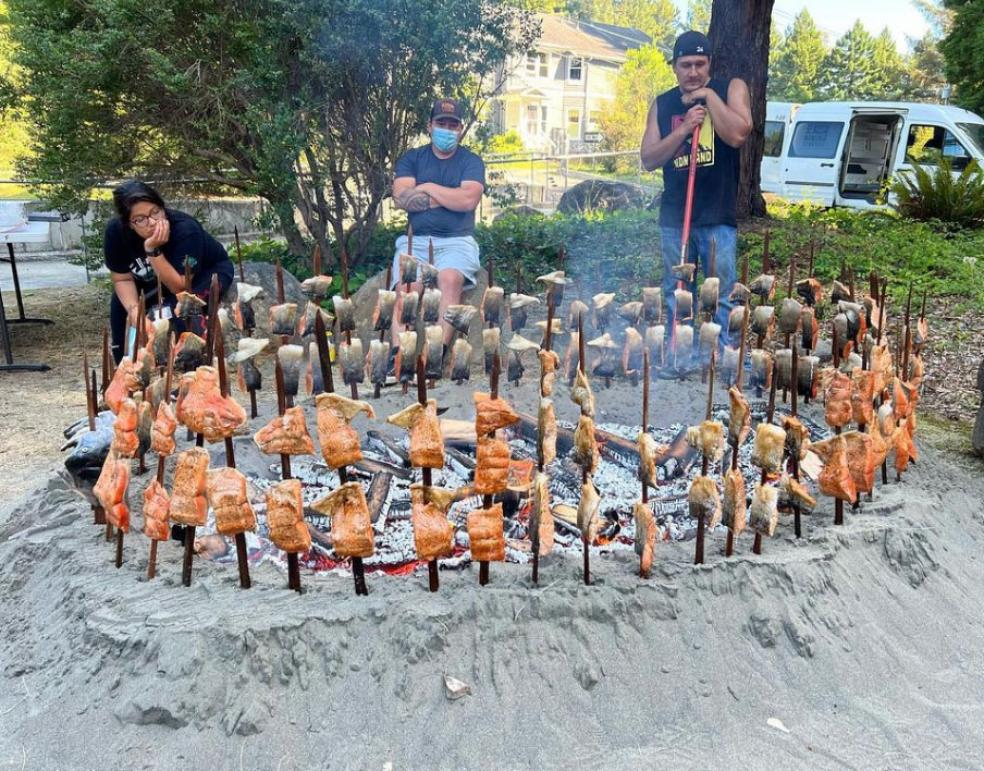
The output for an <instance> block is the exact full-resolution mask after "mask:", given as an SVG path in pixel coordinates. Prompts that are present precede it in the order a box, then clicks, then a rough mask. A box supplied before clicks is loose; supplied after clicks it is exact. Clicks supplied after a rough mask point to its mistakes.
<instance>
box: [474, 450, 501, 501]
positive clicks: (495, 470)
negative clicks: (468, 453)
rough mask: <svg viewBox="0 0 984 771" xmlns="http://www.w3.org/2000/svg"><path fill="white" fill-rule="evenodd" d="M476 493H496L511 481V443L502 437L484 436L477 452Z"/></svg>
mask: <svg viewBox="0 0 984 771" xmlns="http://www.w3.org/2000/svg"><path fill="white" fill-rule="evenodd" d="M475 461H476V466H475V493H476V494H478V495H495V494H496V493H501V492H503V491H504V490H505V489H506V487H507V485H508V482H509V445H508V444H506V443H505V442H504V441H502V440H501V439H492V438H490V437H488V436H482V437H480V438H479V440H478V448H477V450H476V453H475Z"/></svg>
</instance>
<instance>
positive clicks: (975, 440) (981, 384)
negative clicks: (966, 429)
mask: <svg viewBox="0 0 984 771" xmlns="http://www.w3.org/2000/svg"><path fill="white" fill-rule="evenodd" d="M977 388H978V389H979V390H980V391H981V405H980V407H978V408H977V420H975V421H974V432H973V433H972V434H971V435H970V442H971V444H972V445H973V447H974V452H975V453H977V454H978V455H980V456H982V457H984V360H982V361H981V365H980V367H979V368H978V370H977Z"/></svg>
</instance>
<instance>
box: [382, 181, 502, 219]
mask: <svg viewBox="0 0 984 771" xmlns="http://www.w3.org/2000/svg"><path fill="white" fill-rule="evenodd" d="M483 189H484V188H483V187H482V183H481V182H475V181H473V180H465V181H464V182H462V183H461V187H444V186H443V185H438V184H437V183H436V182H421V183H420V184H419V185H418V184H417V180H416V179H414V178H413V177H397V178H396V179H395V180H394V181H393V202H394V203H395V204H396V205H397V206H398V207H399V208H401V209H404V210H405V211H408V212H419V211H426V210H427V209H430V208H433V207H435V206H443V207H444V208H445V209H450V210H451V211H472V210H473V209H475V208H476V207H477V206H478V202H479V201H480V200H481V198H482V190H483Z"/></svg>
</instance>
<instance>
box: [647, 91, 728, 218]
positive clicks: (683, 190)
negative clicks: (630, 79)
mask: <svg viewBox="0 0 984 771" xmlns="http://www.w3.org/2000/svg"><path fill="white" fill-rule="evenodd" d="M707 87H708V88H710V89H713V90H714V92H715V93H716V94H717V95H718V96H719V97H721V101H723V102H724V103H725V104H727V102H728V84H727V83H726V82H724V81H723V80H718V79H717V78H711V80H710V82H709V83H708V84H707ZM691 107H692V105H690V106H688V105H685V104H684V103H683V99H682V94H681V92H680V89H679V88H672V89H670V90H669V91H667V92H666V93H663V94H660V95H659V96H658V97H656V110H657V113H658V120H659V134H660V136H663V137H665V136H666V135H667V134H669V133H670V132H672V131H673V129H675V128H676V127H677V126H679V125H680V123H681V122H682V121H683V118H684V116H685V115H686V114H687V111H688V110H689V109H690V108H691ZM689 168H690V140H689V139H688V140H687V141H685V142H684V143H683V145H682V147H681V148H680V150H679V151H678V152H677V155H676V156H675V157H673V158H671V159H670V161H669V162H668V163H667V164H665V165H664V166H663V198H662V200H661V202H660V207H659V224H660V225H662V226H664V227H675V228H679V227H683V209H684V204H685V202H686V197H687V176H688V171H689ZM740 170H741V153H740V152H739V151H738V150H736V149H735V148H734V147H731V145H729V144H728V143H727V142H725V141H724V140H723V139H721V137H720V136H718V134H717V132H716V131H714V124H713V122H712V120H711V111H710V110H708V111H707V117H706V118H704V125H703V126H702V127H701V132H700V149H699V150H698V152H697V177H696V180H695V184H694V208H693V215H692V216H691V220H690V224H691V225H693V226H699V225H732V226H735V225H737V223H738V218H737V211H736V209H737V200H738V176H739V172H740Z"/></svg>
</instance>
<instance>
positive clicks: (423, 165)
mask: <svg viewBox="0 0 984 771" xmlns="http://www.w3.org/2000/svg"><path fill="white" fill-rule="evenodd" d="M394 176H396V177H413V178H414V179H415V180H416V181H417V184H418V185H419V184H421V183H423V182H436V183H437V184H438V185H441V186H442V187H461V183H462V182H467V181H472V182H479V183H481V184H482V186H483V187H484V186H485V164H484V163H482V159H481V158H479V157H478V156H477V155H476V154H475V153H473V152H472V151H471V150H469V149H468V148H467V147H458V149H457V150H455V151H454V155H452V156H451V157H450V158H438V157H437V156H436V155H434V151H433V150H432V149H431V146H430V145H429V144H427V145H424V146H423V147H415V148H414V149H413V150H407V152H405V153H404V154H403V155H402V156H400V160H398V161H397V162H396V173H395V174H394ZM409 218H410V224H411V225H413V232H414V234H415V235H418V236H437V237H438V238H450V237H452V236H470V235H472V234H473V233H474V232H475V210H474V209H472V210H471V211H451V210H450V209H445V208H444V207H443V206H435V207H433V208H432V209H427V210H426V211H418V212H410V213H409Z"/></svg>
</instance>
